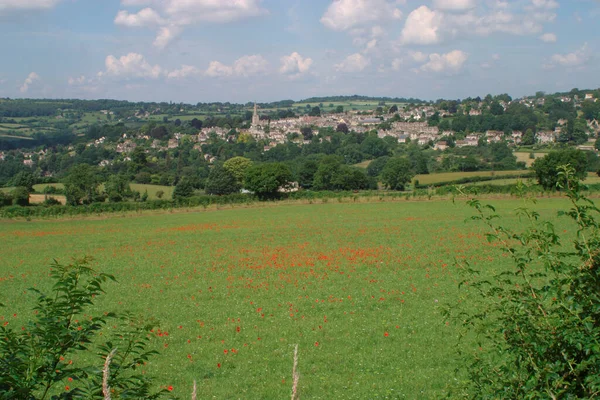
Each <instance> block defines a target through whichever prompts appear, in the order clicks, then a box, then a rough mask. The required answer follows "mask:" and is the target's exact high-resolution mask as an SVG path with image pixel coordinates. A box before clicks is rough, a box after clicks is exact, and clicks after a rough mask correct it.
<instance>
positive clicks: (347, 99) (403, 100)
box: [299, 94, 428, 103]
mask: <svg viewBox="0 0 600 400" xmlns="http://www.w3.org/2000/svg"><path fill="white" fill-rule="evenodd" d="M351 101H376V102H380V101H384V102H386V103H428V101H425V100H421V99H414V98H412V97H411V98H408V99H407V98H404V97H369V96H359V95H356V94H355V95H352V96H326V97H310V98H308V99H306V100H301V101H299V103H327V102H329V103H331V102H351Z"/></svg>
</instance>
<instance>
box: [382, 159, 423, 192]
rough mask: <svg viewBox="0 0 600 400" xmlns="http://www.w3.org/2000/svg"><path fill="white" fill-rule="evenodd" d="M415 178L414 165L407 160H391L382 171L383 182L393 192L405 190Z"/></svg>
mask: <svg viewBox="0 0 600 400" xmlns="http://www.w3.org/2000/svg"><path fill="white" fill-rule="evenodd" d="M414 176H415V172H414V170H413V169H412V164H411V163H410V161H408V160H407V159H406V158H400V157H397V158H391V159H389V160H388V162H387V163H386V164H385V167H384V168H383V170H382V171H381V182H382V183H383V184H384V185H385V186H386V187H387V188H388V189H391V190H404V187H405V186H406V184H407V183H409V182H410V181H411V179H412V178H413V177H414Z"/></svg>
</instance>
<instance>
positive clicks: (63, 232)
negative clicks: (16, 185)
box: [0, 199, 572, 399]
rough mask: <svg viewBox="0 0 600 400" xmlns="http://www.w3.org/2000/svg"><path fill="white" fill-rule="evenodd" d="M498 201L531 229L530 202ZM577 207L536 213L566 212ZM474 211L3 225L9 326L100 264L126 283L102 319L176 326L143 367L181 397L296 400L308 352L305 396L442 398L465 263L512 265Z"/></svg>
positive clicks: (459, 206)
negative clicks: (66, 279) (452, 311)
mask: <svg viewBox="0 0 600 400" xmlns="http://www.w3.org/2000/svg"><path fill="white" fill-rule="evenodd" d="M494 204H495V205H496V206H497V208H498V210H499V212H500V213H508V214H509V217H508V218H507V219H506V220H505V221H504V223H505V224H507V225H509V226H511V225H513V226H514V225H516V224H518V223H519V220H518V219H517V217H516V216H515V213H514V209H515V208H516V207H518V206H519V205H521V202H519V201H517V200H495V201H494ZM565 205H566V201H565V200H563V199H541V200H540V201H539V203H538V204H537V206H536V209H537V210H538V211H539V212H540V214H541V215H542V217H552V218H554V216H555V215H556V210H557V209H558V208H562V207H564V206H565ZM470 215H472V211H471V210H470V209H469V208H468V207H467V206H466V205H465V204H464V201H462V200H461V201H458V200H457V202H456V204H453V203H452V202H450V201H421V202H411V201H405V200H402V201H395V202H381V203H361V204H356V203H333V202H329V203H326V204H312V205H308V204H303V205H298V204H296V205H272V206H269V205H263V206H262V207H255V208H237V209H223V210H214V211H199V212H187V213H174V214H170V213H163V214H158V215H156V214H155V215H144V216H138V217H122V216H114V217H111V218H104V219H99V218H87V219H79V220H78V219H75V220H73V219H69V220H67V219H65V220H52V221H0V240H1V241H2V244H3V245H2V247H0V260H2V262H1V263H0V301H1V302H3V303H5V304H6V306H7V307H6V308H4V309H0V321H2V320H4V321H6V322H8V323H9V324H10V325H11V326H14V327H16V328H17V329H18V328H19V327H20V326H21V324H22V323H23V321H24V319H26V318H27V317H28V315H29V313H30V312H31V311H28V310H30V309H29V307H30V306H31V304H32V300H33V298H34V295H33V294H32V293H29V292H28V291H27V288H28V287H31V286H36V287H37V288H38V289H42V290H47V289H48V286H49V283H50V282H49V281H48V265H49V263H50V262H51V261H52V259H54V258H56V259H58V260H59V261H61V262H68V261H69V259H70V257H72V256H83V255H90V256H93V257H94V258H95V260H96V261H95V265H96V267H97V269H99V270H102V271H104V272H108V273H112V274H114V275H115V276H116V277H117V279H118V280H119V283H110V284H108V285H107V286H106V290H107V292H108V295H106V296H105V297H104V298H101V299H99V302H98V304H97V306H96V311H99V312H102V311H110V310H124V309H125V310H131V311H133V312H134V313H136V314H139V315H143V316H145V318H147V319H150V318H155V319H156V321H157V328H159V329H161V331H162V332H165V331H166V332H168V333H169V334H168V336H164V335H163V336H157V335H153V339H152V346H153V347H154V348H156V349H158V350H159V351H160V353H161V354H160V355H159V356H157V357H155V358H153V359H152V362H151V363H150V364H149V365H147V366H146V367H145V370H146V371H147V372H148V373H149V374H152V375H153V376H155V377H156V381H155V382H156V385H157V386H162V387H166V386H168V385H172V386H173V388H174V390H173V392H172V394H173V395H176V396H180V397H181V398H189V393H190V391H191V385H192V382H193V380H194V379H196V380H198V398H218V399H223V398H243V399H264V398H269V399H282V398H286V397H289V394H290V388H291V376H290V375H291V371H292V354H293V347H294V345H295V344H299V371H300V376H301V377H300V392H301V397H302V398H307V399H308V398H321V399H341V398H356V399H364V398H371V399H372V398H407V399H417V398H422V399H428V398H439V397H440V396H441V395H442V393H443V391H444V389H445V388H446V387H447V386H448V385H449V384H450V383H451V382H453V381H454V378H455V377H454V373H453V371H454V369H455V368H456V366H457V361H456V360H457V358H456V353H455V351H456V350H457V349H458V348H459V347H458V345H457V340H456V333H457V327H455V326H454V325H453V324H449V325H447V324H445V321H444V318H443V317H442V315H441V310H442V307H443V305H444V304H446V303H450V304H453V303H455V302H456V301H457V296H458V292H457V285H458V282H459V280H460V277H459V275H458V274H457V268H456V266H455V264H454V260H455V259H459V260H468V261H470V262H471V263H472V265H473V266H474V267H476V268H478V269H481V270H482V271H484V275H485V273H490V272H491V271H494V270H497V269H499V268H505V266H506V265H505V263H506V260H507V258H506V257H503V256H502V253H501V252H500V250H499V248H498V247H496V245H494V244H489V243H488V242H487V240H486V238H485V236H484V235H483V233H484V230H483V229H482V227H481V226H479V225H477V224H475V223H473V222H465V219H466V218H468V217H469V216H470ZM566 224H567V222H566V221H563V220H559V221H558V222H557V226H556V228H557V231H559V232H562V231H563V230H567V231H568V232H571V231H572V230H569V229H570V228H569V226H568V225H566ZM461 346H462V347H461V348H462V349H463V350H467V351H469V350H472V349H475V348H476V347H477V346H478V345H476V344H475V343H474V342H472V341H468V340H467V341H465V342H462V344H461ZM72 386H73V385H72Z"/></svg>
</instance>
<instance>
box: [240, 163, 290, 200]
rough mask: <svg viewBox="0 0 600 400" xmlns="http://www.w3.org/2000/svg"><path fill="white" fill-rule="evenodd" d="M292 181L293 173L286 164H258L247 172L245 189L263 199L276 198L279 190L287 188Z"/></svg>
mask: <svg viewBox="0 0 600 400" xmlns="http://www.w3.org/2000/svg"><path fill="white" fill-rule="evenodd" d="M291 180H292V173H291V171H290V168H289V167H288V166H287V165H286V164H283V163H264V164H257V165H254V166H252V167H250V168H248V170H247V171H246V176H245V178H244V187H245V189H247V190H250V191H252V192H254V193H256V195H257V196H258V197H259V198H261V199H267V198H274V197H276V196H277V194H278V190H279V188H285V186H287V185H288V184H289V183H290V182H291Z"/></svg>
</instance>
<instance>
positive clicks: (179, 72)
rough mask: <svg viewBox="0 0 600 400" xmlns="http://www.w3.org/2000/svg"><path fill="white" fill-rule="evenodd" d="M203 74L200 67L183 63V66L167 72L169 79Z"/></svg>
mask: <svg viewBox="0 0 600 400" xmlns="http://www.w3.org/2000/svg"><path fill="white" fill-rule="evenodd" d="M201 74H202V71H200V70H199V69H198V68H196V67H194V66H192V65H182V66H181V68H179V69H175V70H173V71H170V72H169V73H167V78H169V79H185V78H188V77H190V76H199V75H201Z"/></svg>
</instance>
